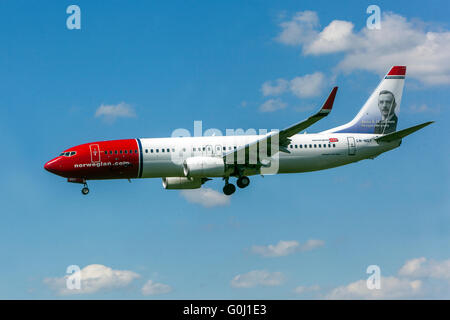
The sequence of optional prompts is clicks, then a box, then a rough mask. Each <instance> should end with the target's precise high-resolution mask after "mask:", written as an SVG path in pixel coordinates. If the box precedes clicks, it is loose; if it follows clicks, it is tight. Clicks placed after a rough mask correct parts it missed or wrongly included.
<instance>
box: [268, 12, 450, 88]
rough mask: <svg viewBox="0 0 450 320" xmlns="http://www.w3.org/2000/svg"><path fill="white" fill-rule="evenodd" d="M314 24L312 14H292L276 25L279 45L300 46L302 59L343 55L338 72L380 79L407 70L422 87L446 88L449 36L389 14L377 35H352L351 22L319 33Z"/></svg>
mask: <svg viewBox="0 0 450 320" xmlns="http://www.w3.org/2000/svg"><path fill="white" fill-rule="evenodd" d="M305 16H306V17H309V19H307V18H305ZM299 17H303V18H302V19H300V18H299ZM312 17H314V18H312ZM316 18H317V14H314V13H313V12H311V11H304V12H298V13H296V14H295V16H294V18H293V19H292V20H290V21H287V22H283V23H281V24H280V26H281V28H282V31H281V32H280V34H279V36H278V37H277V39H278V40H279V41H280V42H281V43H283V44H287V45H299V46H302V51H303V54H304V55H322V54H330V53H336V52H342V53H343V57H342V59H341V61H340V62H339V63H338V65H337V66H336V68H335V70H336V71H338V72H344V73H350V72H352V71H354V70H366V71H371V72H375V73H377V74H384V73H386V72H387V71H388V69H389V67H391V66H392V65H406V66H407V67H408V71H407V74H408V76H409V77H411V78H414V79H417V80H419V81H421V82H422V83H425V84H428V85H442V84H450V31H447V30H444V31H430V30H425V28H424V27H423V25H424V24H423V23H420V22H417V21H414V22H413V21H408V20H407V19H406V18H405V17H403V16H401V15H398V14H394V13H391V12H387V13H384V14H383V16H382V20H381V29H380V30H376V29H375V30H369V29H367V27H364V28H363V29H361V30H360V31H358V32H355V31H353V28H354V25H353V23H352V22H350V21H342V20H334V21H331V22H330V24H328V26H326V27H325V28H324V29H323V30H321V31H320V30H319V28H318V26H319V23H318V18H317V19H316ZM428 29H429V28H428Z"/></svg>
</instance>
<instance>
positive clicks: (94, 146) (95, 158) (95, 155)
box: [89, 144, 100, 163]
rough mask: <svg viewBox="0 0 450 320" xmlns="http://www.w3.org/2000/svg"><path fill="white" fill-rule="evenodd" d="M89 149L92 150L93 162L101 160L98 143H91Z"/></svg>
mask: <svg viewBox="0 0 450 320" xmlns="http://www.w3.org/2000/svg"><path fill="white" fill-rule="evenodd" d="M89 149H90V150H91V162H93V163H96V162H100V148H99V146H98V144H91V145H89Z"/></svg>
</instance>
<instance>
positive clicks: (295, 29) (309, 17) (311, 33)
mask: <svg viewBox="0 0 450 320" xmlns="http://www.w3.org/2000/svg"><path fill="white" fill-rule="evenodd" d="M280 26H281V28H282V29H283V30H282V31H281V33H280V34H279V35H278V37H277V38H276V40H277V41H279V42H281V43H283V44H286V45H299V44H303V43H308V42H311V41H312V40H313V39H314V37H315V36H316V35H317V30H316V28H317V27H318V26H319V17H318V16H317V13H316V12H314V11H303V12H297V13H296V14H295V15H294V17H293V18H292V20H290V21H286V22H282V23H281V24H280Z"/></svg>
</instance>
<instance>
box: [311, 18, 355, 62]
mask: <svg viewBox="0 0 450 320" xmlns="http://www.w3.org/2000/svg"><path fill="white" fill-rule="evenodd" d="M353 27H354V25H353V23H351V22H348V21H341V20H334V21H332V22H331V23H330V24H329V25H328V26H327V27H325V29H323V30H322V32H320V33H319V34H318V36H317V38H315V39H314V40H313V41H312V42H310V43H308V44H307V46H305V48H304V53H305V54H324V53H333V52H339V51H344V50H347V49H349V48H351V47H352V45H353V41H355V40H357V39H355V38H356V37H355V35H354V34H353Z"/></svg>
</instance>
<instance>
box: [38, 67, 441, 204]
mask: <svg viewBox="0 0 450 320" xmlns="http://www.w3.org/2000/svg"><path fill="white" fill-rule="evenodd" d="M405 76H406V66H393V67H392V68H391V69H390V70H389V72H388V73H387V74H386V75H385V76H384V78H383V79H382V80H381V82H380V83H379V85H378V87H377V88H376V89H375V90H374V91H373V93H372V94H371V95H370V97H369V98H368V100H367V101H366V103H365V104H364V105H363V107H362V108H361V110H360V111H359V112H358V114H357V115H356V116H355V117H354V118H353V120H351V121H350V122H348V123H346V124H344V125H341V126H338V127H335V128H332V129H329V130H325V131H322V132H319V133H315V134H307V133H306V132H304V133H303V134H300V132H302V131H304V130H305V129H306V128H308V127H310V126H311V125H313V124H314V123H316V122H317V121H319V120H321V119H323V118H324V117H326V116H327V115H328V114H329V113H330V112H331V110H332V107H333V103H334V100H335V96H336V93H337V89H338V88H337V87H334V88H333V89H332V91H331V93H330V95H329V96H328V98H327V99H326V101H325V103H324V104H323V105H322V107H321V108H320V110H319V111H318V112H317V113H315V114H313V115H312V116H310V117H309V118H307V119H306V120H303V121H301V122H298V123H296V124H294V125H291V126H289V127H287V128H285V129H283V130H280V131H275V130H272V131H270V132H269V133H263V134H254V135H233V136H201V137H170V138H136V139H122V140H110V141H98V142H90V143H85V144H81V145H78V146H75V147H72V148H69V149H66V150H64V151H63V152H61V153H60V154H59V156H57V157H56V158H54V159H52V160H50V161H48V162H47V163H45V165H44V168H45V170H47V171H49V172H51V173H54V174H56V175H59V176H62V177H65V178H67V181H68V182H72V183H80V184H83V188H82V190H81V192H82V194H83V195H86V194H88V193H89V188H88V185H87V181H88V180H103V179H128V180H129V181H131V179H138V178H161V179H162V184H163V187H164V188H165V189H175V190H179V189H197V188H201V187H202V185H203V184H204V183H206V182H207V181H208V180H211V179H212V178H222V179H223V180H224V182H225V185H224V187H223V193H224V194H225V195H228V196H229V195H231V194H233V193H234V192H235V191H236V187H235V185H234V184H233V183H230V178H231V177H233V178H237V181H236V184H237V186H238V187H239V188H246V187H247V186H248V185H249V184H250V179H249V176H252V175H264V174H280V173H285V174H286V173H301V172H309V171H317V170H324V169H329V168H334V167H338V166H342V165H346V164H350V163H353V162H357V161H360V160H364V159H374V158H375V157H377V156H378V155H380V154H382V153H384V152H387V151H390V150H392V149H395V148H397V147H399V146H400V144H401V143H402V139H403V138H404V137H406V136H408V135H410V134H411V133H413V132H415V131H417V130H420V129H422V128H424V127H426V126H428V125H430V124H431V123H433V122H434V121H428V122H425V123H422V124H419V125H416V126H413V127H410V128H406V129H403V130H399V131H397V122H398V117H397V115H398V113H399V110H400V102H401V99H402V93H403V85H404V81H405Z"/></svg>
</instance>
